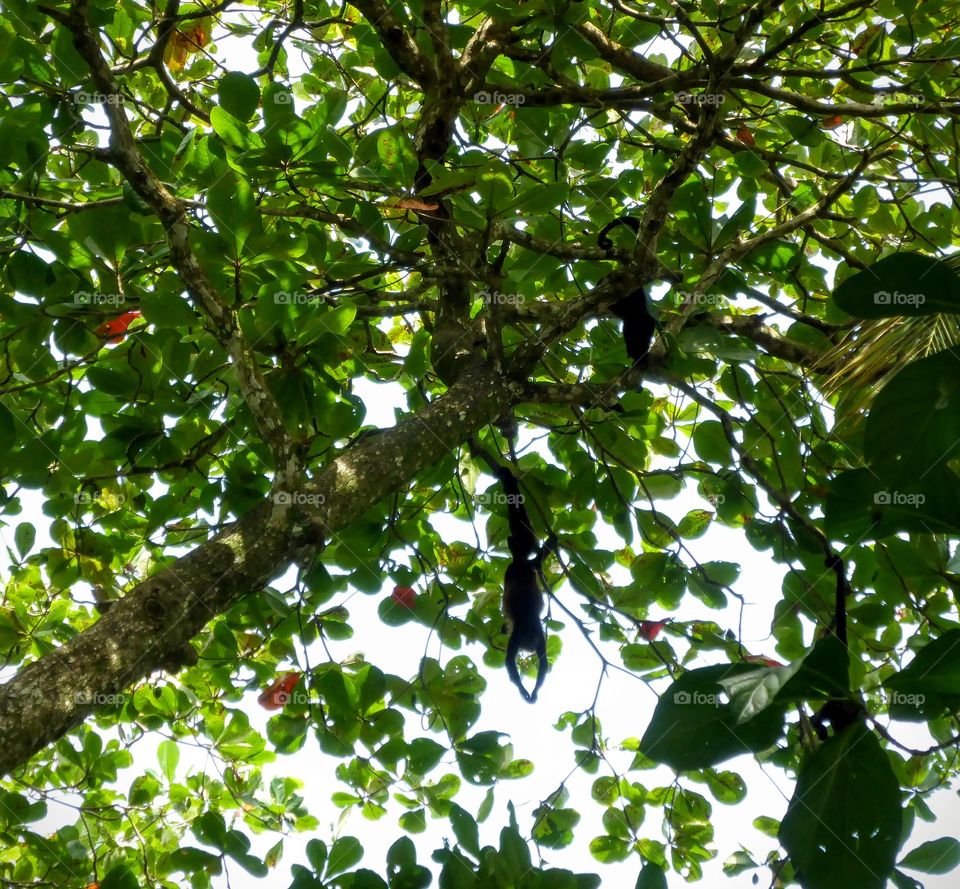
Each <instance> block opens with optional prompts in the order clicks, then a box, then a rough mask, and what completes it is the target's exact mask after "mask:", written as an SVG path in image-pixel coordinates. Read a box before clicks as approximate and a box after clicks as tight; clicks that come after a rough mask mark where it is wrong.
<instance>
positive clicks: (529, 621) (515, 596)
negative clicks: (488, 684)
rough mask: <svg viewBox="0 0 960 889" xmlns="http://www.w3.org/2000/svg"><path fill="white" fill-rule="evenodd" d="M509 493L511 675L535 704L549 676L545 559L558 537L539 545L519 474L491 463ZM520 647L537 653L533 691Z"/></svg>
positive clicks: (506, 585) (506, 588)
mask: <svg viewBox="0 0 960 889" xmlns="http://www.w3.org/2000/svg"><path fill="white" fill-rule="evenodd" d="M491 468H492V469H493V470H494V472H495V474H496V476H497V478H499V480H500V483H501V484H502V485H503V491H504V493H505V494H506V496H507V519H508V521H509V528H510V534H509V536H508V538H507V549H509V550H510V556H511V561H510V564H509V565H508V566H507V570H506V573H505V574H504V578H503V614H504V616H505V617H506V619H507V623H508V624H509V628H510V637H509V639H508V641H507V675H508V676H509V677H510V681H511V682H512V683H513V684H514V685H515V686H516V687H517V688H518V689H519V690H520V694H521V695H522V696H523V699H524V700H525V701H527V702H528V703H530V704H532V703H534V702H535V701H536V700H537V693H538V692H539V691H540V686H542V685H543V681H544V679H546V676H547V637H546V635H545V634H544V631H543V623H542V622H541V620H540V614H541V612H542V611H543V605H544V597H543V587H542V586H541V583H542V581H543V560H544V558H545V557H546V555H547V553H549V552H551V551H555V550H556V545H557V542H556V538H555V537H554V536H553V535H552V534H551V535H550V537H549V538H548V540H547V541H546V542H545V543H544V545H543V546H542V547H538V546H537V537H536V535H535V534H534V532H533V528H532V527H531V525H530V517H529V516H528V515H527V509H526V507H525V506H524V505H523V496H522V495H521V493H520V484H519V482H518V481H517V479H516V476H514V474H513V473H512V472H511V471H510V470H509V469H507V468H506V467H504V466H494V465H491ZM520 651H530V652H535V653H536V655H537V681H536V684H535V685H534V687H533V692H528V691H527V690H526V688H524V686H523V681H522V680H521V678H520V672H519V671H518V670H517V655H518V654H519V652H520Z"/></svg>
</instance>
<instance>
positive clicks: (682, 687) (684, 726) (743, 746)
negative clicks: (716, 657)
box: [640, 664, 783, 771]
mask: <svg viewBox="0 0 960 889" xmlns="http://www.w3.org/2000/svg"><path fill="white" fill-rule="evenodd" d="M757 669H758V668H755V667H753V666H751V665H746V664H732V665H729V666H727V665H719V666H714V667H702V668H700V669H698V670H691V671H689V672H688V673H684V674H683V676H681V677H680V678H679V679H678V680H677V681H676V682H674V683H673V685H671V686H670V687H669V688H668V689H667V690H666V691H665V692H664V693H663V695H662V696H661V698H660V701H659V703H658V704H657V706H656V708H655V709H654V711H653V719H651V721H650V725H649V726H648V727H647V730H646V731H645V732H644V734H643V737H642V738H641V739H640V752H641V753H643V754H645V755H646V756H648V757H650V759H652V760H653V761H654V762H659V763H663V764H664V765H668V766H670V767H671V768H674V769H676V770H677V771H686V770H690V769H703V768H707V767H708V766H712V765H715V764H716V763H718V762H722V761H723V760H725V759H729V758H730V757H732V756H736V755H737V754H739V753H748V752H756V751H758V750H763V749H765V748H767V747H769V746H771V745H772V744H774V743H775V742H776V740H777V738H779V737H780V735H781V733H782V731H783V710H782V708H773V707H771V708H768V709H766V710H765V711H764V712H763V713H761V714H759V715H758V716H757V717H756V718H754V719H751V720H750V721H749V722H746V723H744V724H742V725H741V724H738V722H737V712H736V711H734V710H733V708H732V707H731V706H730V704H728V703H725V702H724V701H723V687H722V686H721V685H720V682H721V680H724V679H729V678H733V677H736V676H739V675H741V674H744V673H754V672H756V670H757Z"/></svg>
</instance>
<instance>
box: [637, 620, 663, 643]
mask: <svg viewBox="0 0 960 889" xmlns="http://www.w3.org/2000/svg"><path fill="white" fill-rule="evenodd" d="M669 622H670V619H669V618H667V620H642V621H640V635H641V636H643V638H644V639H646V640H647V641H648V642H653V640H654V639H656V638H657V636H659V635H660V631H661V630H662V629H663V628H664V627H665V626H666V625H667V624H668V623H669Z"/></svg>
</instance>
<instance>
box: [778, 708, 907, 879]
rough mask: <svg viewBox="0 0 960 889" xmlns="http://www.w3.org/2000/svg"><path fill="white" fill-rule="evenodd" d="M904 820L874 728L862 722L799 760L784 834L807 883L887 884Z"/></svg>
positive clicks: (897, 791) (783, 840)
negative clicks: (800, 761) (804, 758)
mask: <svg viewBox="0 0 960 889" xmlns="http://www.w3.org/2000/svg"><path fill="white" fill-rule="evenodd" d="M902 820H903V813H902V810H901V808H900V788H899V785H898V783H897V779H896V777H895V776H894V774H893V770H892V769H891V767H890V761H889V760H888V759H887V755H886V753H884V752H883V749H882V748H881V747H880V743H879V742H878V741H877V739H876V737H875V736H874V735H873V733H872V732H870V731H869V730H868V729H867V728H866V727H865V726H864V725H863V724H861V723H857V724H856V725H853V726H850V727H849V728H847V729H844V730H843V731H841V732H840V733H839V734H837V735H835V736H833V737H832V738H830V739H829V740H827V741H825V742H824V743H823V744H822V745H821V746H820V747H819V748H818V749H817V750H816V751H815V752H814V753H813V754H812V755H811V756H810V757H809V758H808V759H807V760H806V761H805V762H804V763H803V765H802V766H801V769H800V775H799V777H798V779H797V786H796V789H795V791H794V794H793V798H792V799H791V800H790V804H789V806H788V807H787V814H786V815H785V816H784V819H783V822H782V823H781V825H780V842H781V843H782V844H783V845H784V847H785V848H786V850H787V852H789V854H790V860H791V861H792V862H793V865H794V867H795V868H796V870H797V873H798V876H799V878H800V881H801V882H802V884H803V886H804V889H851V887H853V886H856V887H857V889H884V886H885V885H886V882H887V878H888V877H889V876H890V874H891V873H892V872H893V868H894V863H895V861H896V857H897V849H898V848H899V846H900V842H901V829H902Z"/></svg>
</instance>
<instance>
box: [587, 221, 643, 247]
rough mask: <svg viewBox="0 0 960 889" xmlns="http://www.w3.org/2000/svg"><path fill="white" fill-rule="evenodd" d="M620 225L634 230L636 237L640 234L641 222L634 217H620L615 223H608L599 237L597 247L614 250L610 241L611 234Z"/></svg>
mask: <svg viewBox="0 0 960 889" xmlns="http://www.w3.org/2000/svg"><path fill="white" fill-rule="evenodd" d="M618 225H626V226H628V227H629V228H632V229H633V233H634V234H635V235H636V234H638V233H639V232H640V220H639V219H637V218H635V217H633V216H618V217H617V218H616V219H614V220H613V222H608V223H607V224H606V225H605V226H604V227H603V228H602V229H600V234H598V235H597V246H598V247H601V248H602V249H604V250H612V249H613V241H611V240H610V232H611V231H612V230H613V229H615V228H616V227H617V226H618Z"/></svg>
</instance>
